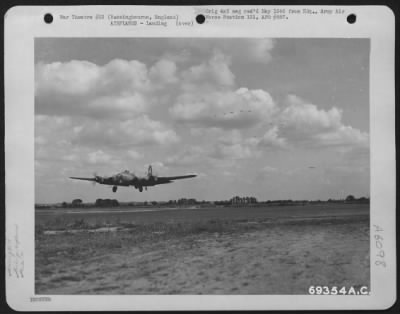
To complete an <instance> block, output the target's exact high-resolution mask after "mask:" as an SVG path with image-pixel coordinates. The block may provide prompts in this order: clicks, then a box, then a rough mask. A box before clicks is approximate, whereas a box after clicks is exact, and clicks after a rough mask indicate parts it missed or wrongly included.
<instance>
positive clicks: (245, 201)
mask: <svg viewBox="0 0 400 314" xmlns="http://www.w3.org/2000/svg"><path fill="white" fill-rule="evenodd" d="M369 202H370V199H369V198H367V197H360V198H356V197H354V196H353V195H349V196H347V197H346V198H345V199H328V200H327V201H321V200H314V201H309V200H291V199H287V200H268V201H258V200H257V199H256V198H255V197H239V196H235V197H233V198H231V199H230V200H221V201H214V202H211V201H204V200H203V201H198V200H196V199H195V198H181V199H178V200H169V201H159V202H157V201H143V202H123V203H120V202H118V200H116V199H101V198H98V199H97V200H96V201H95V203H84V202H83V201H82V200H81V199H74V200H73V201H72V202H71V203H68V202H62V203H61V204H53V205H48V204H35V208H40V209H45V208H54V207H61V208H76V207H85V208H90V207H119V206H138V207H140V206H154V207H155V206H157V207H163V206H193V205H195V206H199V207H207V206H233V207H237V206H299V205H306V204H326V203H337V204H369Z"/></svg>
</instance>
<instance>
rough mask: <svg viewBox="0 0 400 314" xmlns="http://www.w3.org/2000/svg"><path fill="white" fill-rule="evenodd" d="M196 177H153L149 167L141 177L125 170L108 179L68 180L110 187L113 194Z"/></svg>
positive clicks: (77, 178) (192, 175) (188, 175)
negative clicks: (121, 189)
mask: <svg viewBox="0 0 400 314" xmlns="http://www.w3.org/2000/svg"><path fill="white" fill-rule="evenodd" d="M196 176H197V175H195V174H187V175H183V176H174V177H159V176H155V175H153V171H152V167H151V165H150V166H149V168H148V171H147V175H146V176H143V177H139V176H136V175H135V174H134V173H133V172H130V171H128V170H125V171H122V172H120V173H117V174H115V175H113V176H109V177H102V176H98V175H95V176H94V177H93V178H81V177H70V178H71V179H75V180H85V181H91V182H93V183H99V184H107V185H112V186H113V187H112V190H113V192H116V191H117V189H118V186H133V187H135V189H137V190H139V191H140V192H143V188H145V190H147V187H148V186H155V185H158V184H167V183H172V182H174V180H180V179H188V178H194V177H196Z"/></svg>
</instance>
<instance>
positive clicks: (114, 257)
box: [35, 204, 369, 294]
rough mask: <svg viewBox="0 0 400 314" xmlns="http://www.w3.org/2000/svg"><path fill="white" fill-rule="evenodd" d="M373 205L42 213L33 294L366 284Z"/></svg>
mask: <svg viewBox="0 0 400 314" xmlns="http://www.w3.org/2000/svg"><path fill="white" fill-rule="evenodd" d="M368 207H369V206H368V205H345V204H344V205H337V204H336V205H335V206H332V205H329V206H328V205H326V206H314V207H312V206H295V207H294V206H290V207H276V208H209V209H179V210H160V211H151V212H149V211H140V210H139V211H138V210H135V211H134V210H132V212H128V213H127V212H120V213H116V212H111V213H107V214H106V213H104V212H103V213H99V211H97V213H96V211H93V212H92V213H75V214H74V213H71V212H70V213H65V212H64V213H60V212H58V213H56V214H50V213H47V214H45V215H41V214H40V213H38V212H37V213H36V239H35V242H36V258H35V267H36V271H35V277H36V293H38V294H307V291H308V287H309V286H310V285H329V286H333V285H335V286H348V287H349V286H355V287H357V286H362V285H365V286H369V208H368ZM109 211H112V210H109ZM116 211H118V209H117V210H116ZM105 227H107V228H108V229H107V228H105ZM54 231H56V232H54Z"/></svg>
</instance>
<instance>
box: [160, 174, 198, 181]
mask: <svg viewBox="0 0 400 314" xmlns="http://www.w3.org/2000/svg"><path fill="white" fill-rule="evenodd" d="M194 177H197V175H196V174H187V175H184V176H176V177H157V180H160V181H172V180H180V179H188V178H194Z"/></svg>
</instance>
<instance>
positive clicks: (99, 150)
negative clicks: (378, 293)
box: [35, 38, 370, 294]
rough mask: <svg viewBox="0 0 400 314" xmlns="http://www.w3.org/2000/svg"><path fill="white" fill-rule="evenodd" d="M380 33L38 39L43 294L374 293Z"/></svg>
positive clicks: (38, 263) (38, 273)
mask: <svg viewBox="0 0 400 314" xmlns="http://www.w3.org/2000/svg"><path fill="white" fill-rule="evenodd" d="M369 45H370V43H369V40H368V39H354V38H352V39H345V38H338V39H324V38H322V39H319V38H317V39H307V38H304V39H291V38H285V39H283V38H282V39H280V38H257V39H240V38H239V39H237V38H234V39H232V38H217V39H215V38H204V39H203V38H202V39H190V38H163V39H160V38H155V39H154V38H136V39H135V38H133V39H131V38H123V39H118V38H39V39H36V41H35V246H36V247H35V290H36V293H38V294H308V293H309V289H310V287H312V286H314V287H315V288H317V287H319V288H318V289H322V287H334V286H336V287H337V289H338V293H339V290H340V289H343V291H344V290H349V289H354V290H355V291H356V293H357V294H359V293H363V294H368V292H369V286H370V274H369V271H370V260H369V254H370V250H369V203H370V202H369V201H370V189H369V187H370V167H369V156H370V154H369V85H368V84H369V83H368V82H369V53H370V47H369ZM311 289H312V288H311ZM325 289H326V288H325ZM343 291H342V292H343Z"/></svg>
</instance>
